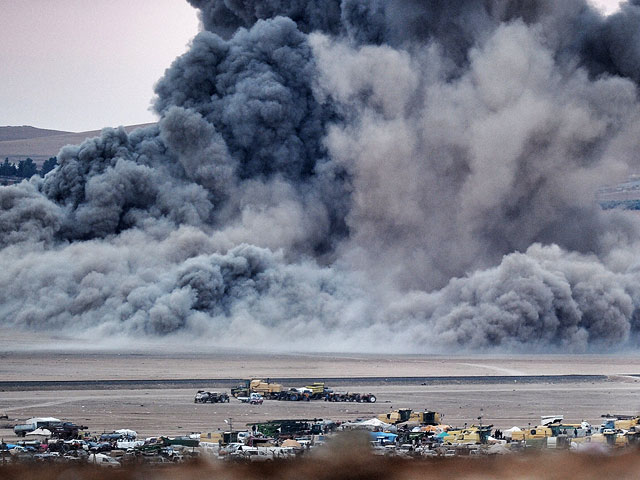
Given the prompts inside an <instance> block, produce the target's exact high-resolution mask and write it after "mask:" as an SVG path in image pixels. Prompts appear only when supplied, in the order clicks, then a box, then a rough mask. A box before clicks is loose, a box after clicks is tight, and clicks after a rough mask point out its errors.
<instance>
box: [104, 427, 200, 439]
mask: <svg viewBox="0 0 640 480" xmlns="http://www.w3.org/2000/svg"><path fill="white" fill-rule="evenodd" d="M115 433H119V434H120V435H122V436H123V437H127V438H138V432H136V431H135V430H129V429H128V428H121V429H120V430H116V431H115ZM198 437H200V436H199V435H198Z"/></svg>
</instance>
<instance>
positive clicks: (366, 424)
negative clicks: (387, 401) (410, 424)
mask: <svg viewBox="0 0 640 480" xmlns="http://www.w3.org/2000/svg"><path fill="white" fill-rule="evenodd" d="M358 425H362V426H363V427H379V428H390V427H392V426H393V425H391V424H390V423H384V422H383V421H382V420H380V419H379V418H372V419H371V420H365V421H363V422H358Z"/></svg>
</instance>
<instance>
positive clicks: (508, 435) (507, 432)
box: [502, 427, 522, 438]
mask: <svg viewBox="0 0 640 480" xmlns="http://www.w3.org/2000/svg"><path fill="white" fill-rule="evenodd" d="M521 431H522V430H521V429H519V428H518V427H511V428H510V429H509V430H505V431H504V432H502V436H503V437H504V438H511V437H512V436H513V435H512V434H513V433H514V432H521Z"/></svg>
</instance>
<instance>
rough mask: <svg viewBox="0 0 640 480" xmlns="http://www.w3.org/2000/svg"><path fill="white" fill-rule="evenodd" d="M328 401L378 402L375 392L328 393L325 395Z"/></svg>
mask: <svg viewBox="0 0 640 480" xmlns="http://www.w3.org/2000/svg"><path fill="white" fill-rule="evenodd" d="M324 399H325V401H327V402H362V403H376V400H377V398H376V396H375V395H374V394H373V393H349V392H347V393H336V392H332V393H327V394H326V395H325V397H324Z"/></svg>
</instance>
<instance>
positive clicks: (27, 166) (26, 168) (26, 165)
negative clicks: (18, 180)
mask: <svg viewBox="0 0 640 480" xmlns="http://www.w3.org/2000/svg"><path fill="white" fill-rule="evenodd" d="M36 173H38V166H37V165H36V164H35V162H34V161H33V160H32V159H31V158H27V159H26V160H20V162H19V163H18V172H17V174H18V176H19V177H22V178H31V177H32V176H34V175H35V174H36Z"/></svg>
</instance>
